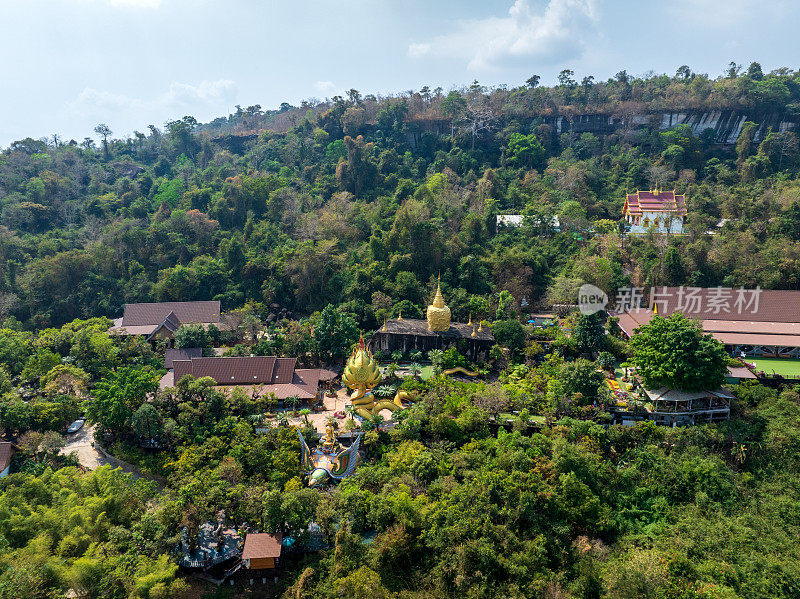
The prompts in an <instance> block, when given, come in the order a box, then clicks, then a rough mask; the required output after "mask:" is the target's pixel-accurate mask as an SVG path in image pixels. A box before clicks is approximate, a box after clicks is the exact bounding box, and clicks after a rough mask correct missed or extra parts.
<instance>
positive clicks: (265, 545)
mask: <svg viewBox="0 0 800 599" xmlns="http://www.w3.org/2000/svg"><path fill="white" fill-rule="evenodd" d="M282 541H283V538H282V537H281V535H280V534H277V535H271V534H268V533H265V532H260V533H250V534H248V535H247V536H246V537H245V538H244V551H243V552H242V559H261V558H265V557H273V558H275V557H280V556H281V548H282V547H283V545H282V544H281V542H282Z"/></svg>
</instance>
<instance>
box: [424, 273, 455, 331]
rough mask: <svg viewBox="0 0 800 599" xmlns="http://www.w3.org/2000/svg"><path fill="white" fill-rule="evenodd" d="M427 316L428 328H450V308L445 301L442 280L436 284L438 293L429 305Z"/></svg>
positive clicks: (442, 329) (432, 329)
mask: <svg viewBox="0 0 800 599" xmlns="http://www.w3.org/2000/svg"><path fill="white" fill-rule="evenodd" d="M427 317H428V330H431V331H446V330H448V329H449V328H450V308H448V307H447V305H446V304H445V303H444V298H443V297H442V284H441V281H440V282H439V283H438V284H437V285H436V295H435V296H434V298H433V303H432V304H431V305H430V306H428V313H427Z"/></svg>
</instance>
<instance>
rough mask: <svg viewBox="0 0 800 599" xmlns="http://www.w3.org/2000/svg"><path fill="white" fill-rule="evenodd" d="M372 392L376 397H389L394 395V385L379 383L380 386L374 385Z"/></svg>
mask: <svg viewBox="0 0 800 599" xmlns="http://www.w3.org/2000/svg"><path fill="white" fill-rule="evenodd" d="M372 393H373V394H375V395H377V396H378V397H391V396H392V395H394V386H393V385H381V386H380V387H375V389H373V390H372Z"/></svg>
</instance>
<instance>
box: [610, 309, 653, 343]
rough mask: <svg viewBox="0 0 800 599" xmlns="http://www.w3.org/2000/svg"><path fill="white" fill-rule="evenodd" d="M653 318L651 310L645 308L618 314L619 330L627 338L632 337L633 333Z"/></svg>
mask: <svg viewBox="0 0 800 599" xmlns="http://www.w3.org/2000/svg"><path fill="white" fill-rule="evenodd" d="M653 316H655V314H653V311H652V310H648V309H647V308H634V309H633V310H629V311H627V312H623V313H622V314H618V315H617V317H618V318H619V322H618V323H617V324H619V328H621V329H622V331H623V332H624V333H625V334H626V335H627V336H628V337H633V332H634V331H635V330H636V329H637V328H638V327H640V326H642V325H643V324H647V323H649V322H650V320H651V319H652V318H653Z"/></svg>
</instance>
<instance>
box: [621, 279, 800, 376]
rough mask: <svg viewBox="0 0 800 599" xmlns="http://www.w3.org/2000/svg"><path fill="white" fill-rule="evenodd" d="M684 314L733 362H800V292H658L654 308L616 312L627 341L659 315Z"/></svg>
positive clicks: (653, 295) (726, 289)
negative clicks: (748, 359)
mask: <svg viewBox="0 0 800 599" xmlns="http://www.w3.org/2000/svg"><path fill="white" fill-rule="evenodd" d="M674 312H681V313H682V314H683V315H684V316H687V317H689V318H693V319H695V320H697V321H698V322H699V323H700V326H701V327H702V329H703V332H704V333H709V334H710V335H712V336H713V337H714V339H716V340H717V341H719V342H721V343H723V344H724V345H725V349H726V350H727V351H728V352H729V353H730V354H731V355H732V356H734V357H740V356H751V357H755V358H791V359H795V360H796V359H799V358H800V291H797V290H773V289H769V290H767V289H731V288H729V287H654V288H652V289H651V291H650V308H644V307H627V308H626V309H622V310H619V311H618V312H615V313H612V314H613V315H614V316H617V317H618V318H619V327H620V329H621V330H622V332H623V333H624V334H625V336H626V337H628V338H630V337H633V335H634V333H635V331H636V329H637V328H638V327H640V326H642V325H645V324H648V323H649V322H650V320H651V319H652V318H653V317H654V316H655V315H656V314H658V315H659V316H669V315H670V314H673V313H674Z"/></svg>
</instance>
